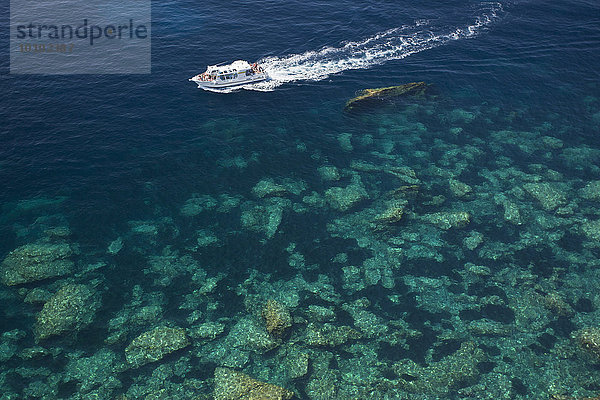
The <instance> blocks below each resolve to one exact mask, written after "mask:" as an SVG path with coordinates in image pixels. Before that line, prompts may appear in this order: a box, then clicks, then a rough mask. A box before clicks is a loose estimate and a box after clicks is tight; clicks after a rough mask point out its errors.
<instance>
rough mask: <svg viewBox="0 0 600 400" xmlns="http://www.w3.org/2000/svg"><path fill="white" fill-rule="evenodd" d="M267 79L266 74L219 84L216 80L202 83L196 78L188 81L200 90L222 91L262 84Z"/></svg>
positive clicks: (202, 81)
mask: <svg viewBox="0 0 600 400" xmlns="http://www.w3.org/2000/svg"><path fill="white" fill-rule="evenodd" d="M267 79H268V76H267V74H266V73H259V74H254V75H253V76H248V77H243V79H232V80H230V81H224V82H219V81H217V80H213V81H204V80H201V79H199V78H197V77H193V78H191V79H190V81H192V82H195V83H196V84H197V85H198V88H200V89H223V88H231V87H235V86H243V85H249V84H252V83H257V82H262V81H265V80H267Z"/></svg>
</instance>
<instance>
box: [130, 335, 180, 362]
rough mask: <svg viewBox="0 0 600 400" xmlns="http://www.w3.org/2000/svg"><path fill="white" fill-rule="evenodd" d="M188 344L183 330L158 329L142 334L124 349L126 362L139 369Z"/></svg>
mask: <svg viewBox="0 0 600 400" xmlns="http://www.w3.org/2000/svg"><path fill="white" fill-rule="evenodd" d="M189 344H190V342H189V340H188V338H187V336H186V334H185V329H182V328H167V327H164V326H162V327H158V328H154V329H153V330H151V331H148V332H144V333H142V334H141V335H140V336H138V337H136V338H135V339H133V341H132V342H131V344H130V345H129V346H127V348H126V349H125V357H126V358H127V362H129V364H131V365H132V366H134V367H139V366H141V365H145V364H148V363H151V362H154V361H158V360H160V359H161V358H163V357H164V356H166V355H167V354H169V353H172V352H174V351H176V350H179V349H183V348H184V347H186V346H188V345H189Z"/></svg>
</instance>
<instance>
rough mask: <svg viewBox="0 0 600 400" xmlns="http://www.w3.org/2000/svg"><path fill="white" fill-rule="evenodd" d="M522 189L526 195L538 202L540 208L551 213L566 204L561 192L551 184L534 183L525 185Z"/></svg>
mask: <svg viewBox="0 0 600 400" xmlns="http://www.w3.org/2000/svg"><path fill="white" fill-rule="evenodd" d="M523 188H524V189H525V191H526V192H527V193H529V194H530V195H531V196H532V197H534V198H535V199H536V200H537V201H539V202H540V204H541V205H542V208H543V209H544V210H546V211H551V210H554V209H555V208H557V207H558V206H562V205H564V204H566V202H567V199H566V198H565V195H564V194H563V192H562V191H561V190H560V189H559V188H558V187H556V185H553V184H551V183H543V182H535V183H526V184H525V185H523Z"/></svg>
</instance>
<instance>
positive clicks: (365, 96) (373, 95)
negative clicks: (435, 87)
mask: <svg viewBox="0 0 600 400" xmlns="http://www.w3.org/2000/svg"><path fill="white" fill-rule="evenodd" d="M427 88H429V85H428V84H426V83H425V82H412V83H406V84H404V85H399V86H389V87H384V88H377V89H365V90H361V91H360V92H358V96H356V97H354V98H352V99H350V100H348V102H347V103H346V106H345V107H344V111H357V110H359V109H366V108H369V107H372V106H374V105H377V104H379V102H380V101H381V100H387V99H393V98H396V97H400V96H423V95H425V93H426V91H427Z"/></svg>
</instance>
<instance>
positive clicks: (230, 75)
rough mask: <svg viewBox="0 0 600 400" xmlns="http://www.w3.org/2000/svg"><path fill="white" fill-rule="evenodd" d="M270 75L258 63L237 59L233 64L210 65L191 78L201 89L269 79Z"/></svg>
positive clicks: (246, 83)
mask: <svg viewBox="0 0 600 400" xmlns="http://www.w3.org/2000/svg"><path fill="white" fill-rule="evenodd" d="M268 78H269V76H268V75H267V73H266V72H265V70H264V69H263V68H262V67H261V66H260V65H258V64H257V63H254V64H250V63H249V62H248V61H243V60H237V61H234V62H232V63H231V64H218V65H209V66H208V68H206V71H205V72H203V73H201V74H198V75H196V76H194V77H193V78H190V79H189V80H190V81H192V82H196V83H197V84H198V88H200V89H221V88H230V87H233V86H240V85H248V84H251V83H256V82H261V81H264V80H267V79H268Z"/></svg>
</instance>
